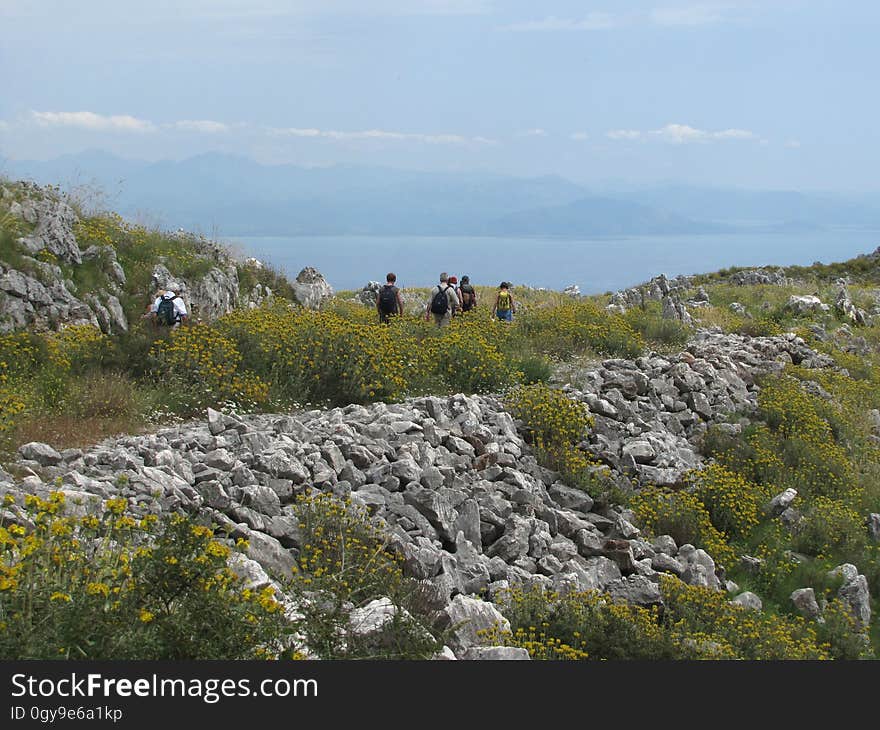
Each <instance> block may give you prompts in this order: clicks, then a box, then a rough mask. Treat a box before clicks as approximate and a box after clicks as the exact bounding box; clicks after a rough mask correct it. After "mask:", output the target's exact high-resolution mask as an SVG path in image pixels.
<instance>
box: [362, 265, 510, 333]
mask: <svg viewBox="0 0 880 730" xmlns="http://www.w3.org/2000/svg"><path fill="white" fill-rule="evenodd" d="M476 306H477V292H476V291H475V290H474V287H473V286H472V285H471V281H470V277H468V276H462V277H461V284H459V283H458V277H455V276H449V275H448V274H447V273H446V272H445V271H444V272H443V273H442V274H440V283H439V284H437V285H436V286H435V287H434V288H433V289H431V294H430V296H429V298H428V302H427V303H426V304H425V321H427V322H430V321H431V318H432V317H433V318H434V324H436V325H437V326H438V327H443V326H445V325H448V324H449V323H450V322H451V321H452V318H453V317H455V316H457V315H459V314H463V313H465V312H469V311H470V310H472V309H474V307H476ZM376 311H377V312H378V314H379V321H380V322H382V323H384V324H388V322H390V321H391V317H394V316H400V315H402V314H403V311H404V309H403V299H402V298H401V296H400V289H398V288H397V275H396V274H394V272H389V273H388V275H387V276H386V277H385V285H384V286H383V287H381V288H380V289H379V291H378V293H377V294H376ZM515 312H516V304H515V302H514V301H513V294H512V293H511V291H510V283H509V282H506V281H502V282H501V284H500V285H499V287H498V293H497V294H496V295H495V302H494V303H493V305H492V316H493V317H497V318H498V319H499V320H501V321H503V322H512V321H513V315H514V313H515Z"/></svg>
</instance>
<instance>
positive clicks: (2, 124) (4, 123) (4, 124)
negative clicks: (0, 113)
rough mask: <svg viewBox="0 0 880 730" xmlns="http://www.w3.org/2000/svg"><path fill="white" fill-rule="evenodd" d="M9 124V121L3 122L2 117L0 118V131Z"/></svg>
mask: <svg viewBox="0 0 880 730" xmlns="http://www.w3.org/2000/svg"><path fill="white" fill-rule="evenodd" d="M10 126H11V125H10V124H9V122H4V121H3V120H2V119H0V132H5V131H7V130H8V129H9V127H10Z"/></svg>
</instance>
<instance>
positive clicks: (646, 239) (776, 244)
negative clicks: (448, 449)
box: [230, 229, 880, 294]
mask: <svg viewBox="0 0 880 730" xmlns="http://www.w3.org/2000/svg"><path fill="white" fill-rule="evenodd" d="M230 240H231V242H232V244H233V248H235V249H236V250H237V252H238V253H239V254H241V255H245V256H255V257H256V258H258V259H260V260H261V261H265V262H266V263H269V264H271V265H272V266H274V267H276V268H278V269H280V270H281V271H283V272H284V273H286V274H287V275H288V276H290V277H295V276H296V275H297V274H298V273H299V271H300V270H301V269H302V268H303V267H305V266H313V267H315V268H316V269H318V271H320V272H321V273H322V274H323V275H324V277H325V278H326V279H327V281H328V282H329V283H330V285H331V286H332V287H333V288H334V289H335V290H337V291H338V290H341V289H360V288H361V287H362V286H363V285H364V284H366V283H367V282H368V281H371V280H372V281H384V279H385V274H386V273H388V272H389V271H394V272H395V273H396V274H397V283H398V286H401V287H407V286H412V287H418V286H430V285H433V284H434V283H435V282H436V281H437V277H438V275H439V274H440V272H441V271H447V272H449V274H450V275H453V274H454V275H456V276H458V278H459V280H460V279H461V277H462V276H463V275H465V274H467V275H469V276H470V277H471V282H472V283H474V284H482V285H488V286H497V285H498V283H499V282H500V281H502V280H507V281H510V282H512V283H513V284H514V286H517V285H528V286H532V287H544V288H546V289H558V290H561V289H564V288H565V287H566V286H568V285H570V284H576V285H577V286H579V287H580V290H581V292H582V293H583V294H597V293H602V292H605V291H614V290H617V289H622V288H626V287H630V286H634V285H635V284H638V283H641V282H643V281H647V280H648V279H650V278H651V277H652V276H656V275H658V274H661V273H665V274H666V275H667V276H670V277H672V276H677V275H678V274H701V273H707V272H711V271H716V270H718V269H722V268H726V267H729V266H770V265H798V264H799V265H809V264H812V263H813V262H815V261H821V262H823V263H831V262H834V261H844V260H846V259H849V258H852V257H854V256H857V255H859V254H864V253H871V252H872V251H874V249H876V248H877V247H878V245H880V231H864V230H851V229H846V230H835V231H827V230H826V231H819V232H810V233H773V234H757V233H754V234H740V233H737V234H727V235H718V234H713V235H705V236H704V235H694V236H631V237H630V236H627V237H621V238H588V239H577V240H575V239H561V238H478V237H449V238H443V237H420V236H400V237H395V236H390V237H389V236H385V237H379V236H314V237H309V236H295V237H268V236H256V237H244V238H234V239H230Z"/></svg>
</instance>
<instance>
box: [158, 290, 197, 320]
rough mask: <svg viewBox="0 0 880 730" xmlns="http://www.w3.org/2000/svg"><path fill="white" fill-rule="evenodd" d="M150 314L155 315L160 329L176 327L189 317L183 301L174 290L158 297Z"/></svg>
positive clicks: (166, 291)
mask: <svg viewBox="0 0 880 730" xmlns="http://www.w3.org/2000/svg"><path fill="white" fill-rule="evenodd" d="M150 312H151V313H152V314H154V315H155V317H154V321H155V322H156V324H158V325H159V326H160V327H176V326H177V325H179V324H181V323H182V322H185V321H186V318H187V317H188V316H189V314H188V312H187V310H186V304H184V302H183V299H181V298H180V297H179V296H178V295H177V293H176V292H174V291H173V290H172V289H167V290H165V291H164V292H162V293H161V294H159V296H157V297H156V300H155V301H154V302H153V306H152V307H150Z"/></svg>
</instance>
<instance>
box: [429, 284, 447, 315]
mask: <svg viewBox="0 0 880 730" xmlns="http://www.w3.org/2000/svg"><path fill="white" fill-rule="evenodd" d="M448 291H449V287H448V286H447V287H446V288H445V289H438V291H437V293H436V294H435V295H434V298H433V299H432V300H431V311H432V312H433V313H434V314H446V312H447V311H449V299H448V298H447V296H446V292H448Z"/></svg>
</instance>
